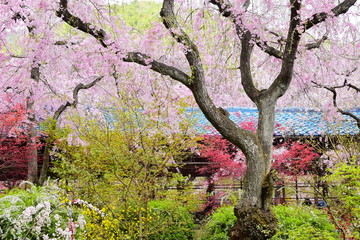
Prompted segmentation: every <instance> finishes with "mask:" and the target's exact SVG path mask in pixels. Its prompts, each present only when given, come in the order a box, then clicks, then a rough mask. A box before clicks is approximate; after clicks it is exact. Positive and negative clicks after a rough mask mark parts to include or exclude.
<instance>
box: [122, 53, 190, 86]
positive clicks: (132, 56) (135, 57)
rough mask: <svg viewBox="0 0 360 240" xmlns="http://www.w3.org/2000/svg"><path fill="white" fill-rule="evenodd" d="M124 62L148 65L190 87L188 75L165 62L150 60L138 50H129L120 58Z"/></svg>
mask: <svg viewBox="0 0 360 240" xmlns="http://www.w3.org/2000/svg"><path fill="white" fill-rule="evenodd" d="M122 60H123V61H124V62H134V63H137V64H140V65H142V66H150V69H151V70H153V71H155V72H158V73H160V74H162V75H166V76H170V77H171V78H172V79H174V80H176V81H179V82H181V83H183V84H184V85H185V86H187V87H190V76H188V75H187V74H186V73H184V72H183V71H181V70H179V69H178V68H175V67H172V66H169V65H167V64H165V63H162V62H158V61H156V60H152V59H151V57H149V56H147V55H146V54H143V53H140V52H129V53H127V54H126V56H125V57H123V58H122Z"/></svg>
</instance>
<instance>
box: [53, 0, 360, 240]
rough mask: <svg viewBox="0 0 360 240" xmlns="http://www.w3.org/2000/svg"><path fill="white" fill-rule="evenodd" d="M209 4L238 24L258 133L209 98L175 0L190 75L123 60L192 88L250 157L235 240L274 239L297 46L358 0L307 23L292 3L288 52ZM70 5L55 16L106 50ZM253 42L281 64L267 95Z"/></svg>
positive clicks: (172, 24) (130, 56)
mask: <svg viewBox="0 0 360 240" xmlns="http://www.w3.org/2000/svg"><path fill="white" fill-rule="evenodd" d="M210 2H211V3H212V4H214V5H216V6H217V7H218V9H219V12H220V13H221V14H222V15H223V16H224V17H227V18H230V19H231V20H232V21H233V23H234V25H235V28H236V30H237V34H238V37H239V38H240V40H241V45H242V46H241V54H240V55H241V56H240V63H241V66H240V71H241V82H242V85H243V87H244V90H245V92H246V94H247V95H248V97H249V98H250V99H251V100H252V101H253V102H254V103H255V104H256V106H257V108H258V110H259V120H258V127H257V132H256V133H253V132H251V131H248V130H244V129H242V128H240V127H239V126H237V125H236V124H235V123H234V122H233V121H231V120H230V119H229V117H228V114H226V113H225V114H224V111H223V110H222V109H221V108H218V107H216V106H215V104H214V102H213V101H212V99H211V98H210V97H209V94H208V91H207V88H206V86H205V73H204V69H203V65H202V61H201V57H200V53H199V50H198V48H197V46H196V45H195V43H194V42H193V41H192V40H191V39H190V38H189V36H188V35H187V34H186V33H185V32H184V31H183V29H182V28H181V26H179V24H178V22H177V17H176V15H175V13H174V0H163V6H162V9H161V12H160V15H161V17H162V19H163V23H164V26H165V27H166V28H167V29H168V30H169V31H170V33H171V35H172V36H173V37H174V39H176V40H177V41H178V42H179V43H181V44H183V45H184V46H185V47H186V48H187V50H186V51H184V55H185V57H186V59H187V62H188V64H189V67H190V69H191V74H190V75H188V74H186V73H184V72H183V71H181V70H180V69H178V68H176V67H173V66H169V65H166V64H164V63H161V62H158V61H156V60H151V61H147V60H150V57H149V56H147V55H145V54H143V53H139V52H129V53H127V54H126V55H125V57H123V59H122V60H123V61H126V62H134V63H137V64H140V65H143V66H149V68H150V69H151V70H153V71H156V72H158V73H160V74H163V75H167V76H169V77H171V78H172V79H174V80H176V81H179V82H181V83H183V84H184V85H185V86H187V87H188V88H189V89H190V90H191V91H192V93H193V95H194V98H195V100H196V102H197V104H198V106H199V107H200V109H201V111H202V112H203V113H204V115H205V116H206V118H207V119H208V120H209V121H210V123H211V124H212V125H213V126H214V127H215V128H216V129H217V130H218V131H219V133H220V134H221V135H222V136H223V137H224V138H226V139H227V140H229V141H230V142H232V143H233V144H234V145H236V146H237V147H239V148H240V149H241V150H242V151H243V153H244V155H245V156H246V163H247V172H246V174H245V181H244V192H243V195H242V198H241V200H240V201H239V202H238V203H237V206H236V208H235V215H236V216H237V218H238V221H237V223H236V225H235V226H234V228H233V230H232V232H231V239H233V240H235V239H242V240H248V239H249V240H262V239H269V238H271V236H273V235H274V234H275V232H276V218H275V216H274V214H273V213H272V212H271V210H270V209H269V205H270V202H271V199H272V193H273V183H272V176H271V156H272V137H273V131H274V118H275V106H276V102H277V100H278V99H279V98H280V97H281V96H282V95H283V94H284V93H285V92H286V91H287V89H288V87H289V85H290V82H291V79H292V73H293V67H294V62H295V58H296V53H297V48H298V44H299V41H300V38H301V34H302V33H303V32H300V31H306V30H307V29H310V28H311V27H313V26H315V25H317V24H318V23H321V22H323V21H324V20H325V19H326V18H328V17H335V16H338V15H340V14H343V13H346V12H347V11H348V9H349V8H350V7H351V6H353V5H354V4H355V2H356V0H345V1H343V2H341V3H340V4H339V5H338V6H336V7H335V8H333V9H332V14H329V13H323V12H321V13H317V14H314V15H313V16H312V17H310V18H309V19H305V20H304V19H303V21H301V17H300V15H299V10H300V7H301V0H290V8H291V9H290V10H291V16H290V19H289V30H288V34H287V36H286V38H285V39H286V45H285V49H284V51H279V50H277V49H276V48H274V47H271V46H269V45H268V44H267V43H266V42H264V41H262V40H261V39H260V38H259V37H258V36H256V35H254V34H252V33H251V32H250V31H249V30H248V29H246V27H245V26H244V25H243V24H242V22H241V15H236V14H234V13H233V12H232V11H231V9H232V8H231V5H229V4H227V3H225V2H224V1H223V0H210ZM67 4H68V1H67V0H61V1H60V7H59V9H58V11H57V13H56V14H57V16H58V17H60V18H61V19H63V20H64V21H65V22H67V23H68V24H69V25H71V26H73V27H74V28H76V29H78V30H80V31H83V32H85V33H87V34H90V35H92V36H93V37H95V38H96V39H98V41H99V42H100V44H101V45H102V46H103V47H105V48H107V47H108V45H107V44H106V43H105V42H104V39H105V37H106V32H105V31H103V30H97V31H94V30H93V29H98V28H93V27H92V26H91V24H90V23H87V22H84V21H82V20H81V19H80V18H78V17H76V16H73V15H72V14H71V13H70V12H69V11H68V9H67ZM321 42H322V41H319V42H318V43H319V44H321ZM254 43H255V44H256V45H258V46H259V47H260V48H261V49H262V50H263V51H264V52H266V53H268V54H269V55H271V56H274V57H276V58H279V59H281V60H282V67H281V71H280V73H279V75H278V76H277V77H276V79H275V80H274V81H273V83H272V84H271V85H270V87H269V88H268V89H265V90H262V91H260V90H259V89H257V88H256V87H255V84H254V82H253V79H252V75H251V68H250V60H251V52H252V49H253V47H254ZM315 47H316V46H315ZM312 48H314V45H309V47H308V49H312ZM115 54H116V53H115Z"/></svg>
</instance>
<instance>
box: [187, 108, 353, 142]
mask: <svg viewBox="0 0 360 240" xmlns="http://www.w3.org/2000/svg"><path fill="white" fill-rule="evenodd" d="M227 110H228V112H229V113H230V119H232V120H233V121H234V122H235V123H237V124H240V123H241V122H250V121H255V122H256V121H257V119H258V111H257V109H256V108H227ZM351 112H352V113H353V114H355V115H356V116H358V117H360V108H358V109H354V110H352V111H351ZM187 114H190V115H193V116H194V117H195V119H196V130H197V131H198V132H199V133H201V134H217V131H216V130H215V129H214V128H213V127H212V126H211V124H210V123H209V121H208V120H207V119H206V118H205V116H204V115H203V114H202V112H201V111H200V110H199V109H198V108H189V109H187ZM342 118H343V120H342V121H339V122H329V121H327V120H325V118H324V117H323V114H322V112H320V111H316V110H311V109H306V108H282V109H278V110H277V111H276V114H275V123H276V124H277V125H279V127H276V129H275V131H274V135H275V136H289V135H291V136H294V135H295V136H323V135H332V134H341V135H345V134H350V135H355V134H357V133H359V129H358V128H357V125H356V121H355V120H354V119H352V118H350V117H348V116H343V117H342Z"/></svg>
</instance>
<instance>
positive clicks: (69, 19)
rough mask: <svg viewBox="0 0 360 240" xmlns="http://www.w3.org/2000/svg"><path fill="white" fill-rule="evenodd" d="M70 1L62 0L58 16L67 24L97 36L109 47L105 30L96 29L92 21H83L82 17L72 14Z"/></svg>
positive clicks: (57, 12) (101, 42) (103, 44)
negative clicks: (69, 6) (68, 6)
mask: <svg viewBox="0 0 360 240" xmlns="http://www.w3.org/2000/svg"><path fill="white" fill-rule="evenodd" d="M67 5H68V1H67V0H60V8H59V10H57V11H56V16H57V17H59V18H61V19H62V20H64V22H66V23H67V24H69V25H70V26H72V27H73V28H76V29H79V30H80V31H82V32H84V33H88V34H90V35H92V36H93V37H95V38H96V39H97V40H98V41H99V42H100V44H101V45H102V46H103V47H107V45H106V44H105V42H104V40H105V31H104V30H102V29H96V28H95V27H94V26H92V25H91V24H90V23H87V22H84V21H82V20H81V19H80V18H78V17H76V16H74V15H72V14H71V13H70V12H69V11H68V9H67Z"/></svg>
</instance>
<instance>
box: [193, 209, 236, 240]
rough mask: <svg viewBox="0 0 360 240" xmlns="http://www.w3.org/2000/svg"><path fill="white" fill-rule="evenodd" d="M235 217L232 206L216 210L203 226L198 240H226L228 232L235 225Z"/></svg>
mask: <svg viewBox="0 0 360 240" xmlns="http://www.w3.org/2000/svg"><path fill="white" fill-rule="evenodd" d="M235 221H236V217H235V215H234V207H233V206H224V207H220V208H218V209H216V211H215V212H214V213H213V214H212V215H211V216H210V217H209V219H208V221H207V222H206V223H205V224H204V225H203V227H202V228H201V230H200V231H199V234H198V235H197V239H198V240H222V239H224V240H226V239H229V231H230V230H231V228H232V226H233V225H234V224H235Z"/></svg>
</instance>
